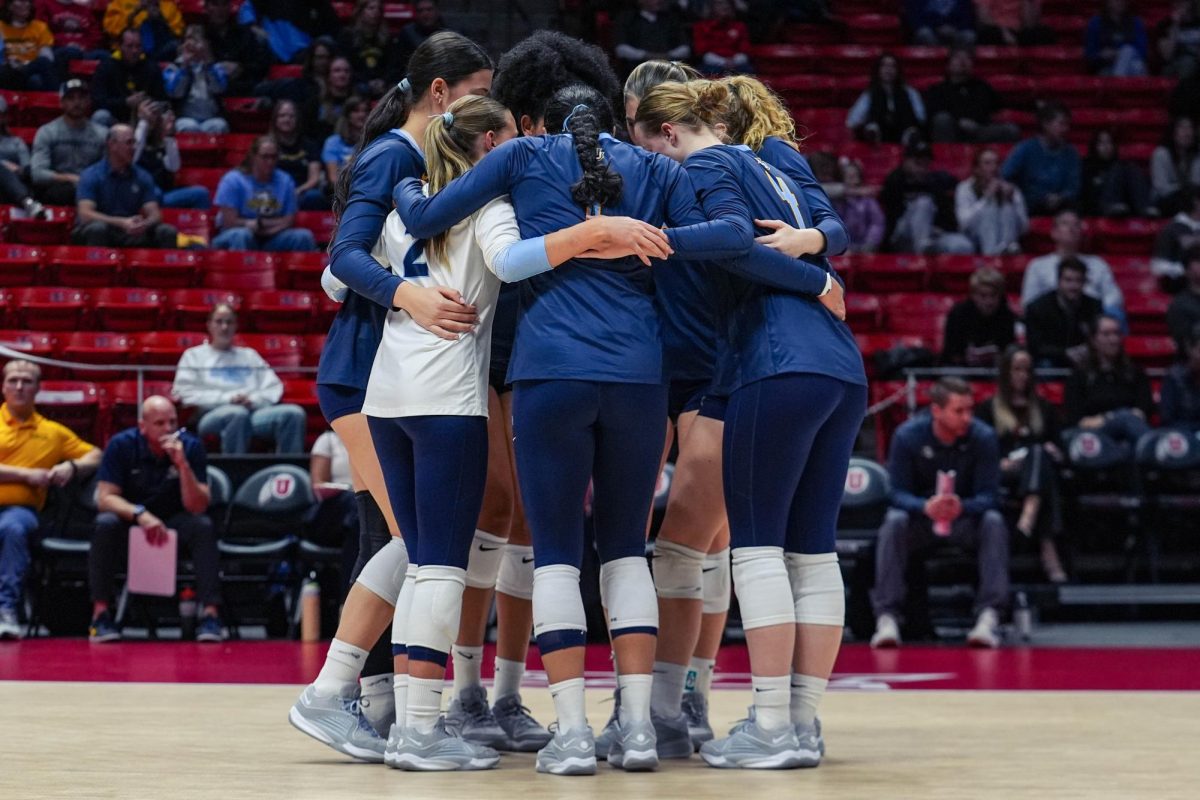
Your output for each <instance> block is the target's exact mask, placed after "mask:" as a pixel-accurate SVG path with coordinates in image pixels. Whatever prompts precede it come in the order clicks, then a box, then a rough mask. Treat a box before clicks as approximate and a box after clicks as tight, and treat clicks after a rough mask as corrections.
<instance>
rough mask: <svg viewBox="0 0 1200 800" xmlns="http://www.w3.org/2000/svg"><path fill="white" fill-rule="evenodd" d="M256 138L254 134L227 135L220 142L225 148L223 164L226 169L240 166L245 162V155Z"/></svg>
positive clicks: (256, 135)
mask: <svg viewBox="0 0 1200 800" xmlns="http://www.w3.org/2000/svg"><path fill="white" fill-rule="evenodd" d="M257 138H258V134H255V133H227V134H225V135H224V136H223V137H221V140H222V142H223V144H224V146H225V160H224V162H223V163H224V164H225V166H227V167H237V166H240V165H241V163H242V162H243V161H245V160H246V154H247V153H249V152H250V147H251V145H253V144H254V140H255V139H257Z"/></svg>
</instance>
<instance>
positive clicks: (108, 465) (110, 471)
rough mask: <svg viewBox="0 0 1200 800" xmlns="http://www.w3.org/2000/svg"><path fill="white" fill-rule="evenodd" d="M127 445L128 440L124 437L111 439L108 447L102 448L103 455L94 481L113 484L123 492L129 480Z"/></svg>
mask: <svg viewBox="0 0 1200 800" xmlns="http://www.w3.org/2000/svg"><path fill="white" fill-rule="evenodd" d="M128 443H129V440H128V439H127V438H126V437H124V436H114V437H113V440H112V441H111V442H109V444H108V447H106V448H104V455H103V456H101V458H100V470H99V471H98V472H97V473H96V480H101V481H104V482H105V483H114V484H116V485H117V486H120V487H121V489H122V490H124V488H125V483H126V481H127V480H128V479H129V455H130V453H129V447H128Z"/></svg>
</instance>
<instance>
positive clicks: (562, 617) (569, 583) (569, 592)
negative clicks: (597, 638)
mask: <svg viewBox="0 0 1200 800" xmlns="http://www.w3.org/2000/svg"><path fill="white" fill-rule="evenodd" d="M556 631H578V632H584V633H586V632H587V612H585V611H584V610H583V596H582V595H581V594H580V593H579V570H577V569H575V567H572V566H568V565H567V564H551V565H550V566H548V567H538V568H537V569H536V570H534V573H533V633H534V635H535V636H543V635H545V634H548V633H554V632H556Z"/></svg>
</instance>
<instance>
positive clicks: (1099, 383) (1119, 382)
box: [1064, 314, 1154, 454]
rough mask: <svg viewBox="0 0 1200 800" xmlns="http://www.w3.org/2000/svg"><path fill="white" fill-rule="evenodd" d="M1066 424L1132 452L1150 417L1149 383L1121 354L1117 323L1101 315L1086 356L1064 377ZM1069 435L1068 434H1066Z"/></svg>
mask: <svg viewBox="0 0 1200 800" xmlns="http://www.w3.org/2000/svg"><path fill="white" fill-rule="evenodd" d="M1064 403H1065V405H1066V416H1067V424H1068V425H1070V426H1072V427H1073V428H1081V429H1083V430H1094V431H1099V432H1100V433H1103V434H1105V435H1106V436H1108V437H1109V438H1111V439H1113V440H1114V441H1116V442H1118V443H1124V444H1125V445H1127V446H1128V447H1129V449H1130V453H1131V454H1132V452H1133V446H1134V445H1135V444H1137V440H1138V439H1139V438H1141V436H1142V434H1144V433H1145V432H1146V431H1148V430H1149V429H1150V426H1149V425H1148V424H1147V422H1146V421H1147V420H1148V419H1150V416H1151V415H1152V414H1153V413H1154V397H1153V395H1151V393H1150V381H1149V380H1148V379H1147V378H1146V373H1145V372H1143V371H1142V368H1141V367H1139V366H1137V365H1136V364H1134V363H1133V362H1132V361H1130V360H1129V356H1127V355H1126V354H1125V334H1124V333H1122V332H1121V321H1120V320H1119V319H1116V318H1115V317H1110V316H1108V315H1105V314H1102V315H1100V316H1099V317H1098V318H1097V319H1096V322H1095V324H1094V325H1093V326H1092V335H1091V340H1090V342H1089V347H1088V352H1087V356H1086V358H1085V359H1084V361H1083V363H1081V364H1080V365H1079V366H1077V367H1076V368H1075V370H1074V371H1072V373H1071V377H1070V378H1068V379H1067V388H1066V394H1065V397H1064ZM1069 433H1070V432H1068V435H1069Z"/></svg>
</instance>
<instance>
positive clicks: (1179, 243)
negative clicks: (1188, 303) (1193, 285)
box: [1150, 186, 1200, 291]
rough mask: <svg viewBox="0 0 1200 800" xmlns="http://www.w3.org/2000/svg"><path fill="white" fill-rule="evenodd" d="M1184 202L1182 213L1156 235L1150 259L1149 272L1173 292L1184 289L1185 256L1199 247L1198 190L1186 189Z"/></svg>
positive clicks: (1199, 211)
mask: <svg viewBox="0 0 1200 800" xmlns="http://www.w3.org/2000/svg"><path fill="white" fill-rule="evenodd" d="M1186 198H1187V199H1186V201H1185V203H1186V205H1185V206H1184V210H1183V211H1180V212H1179V213H1178V214H1176V215H1175V217H1174V218H1173V219H1172V220H1171V221H1170V223H1168V224H1167V226H1166V227H1165V228H1163V229H1162V230H1161V231H1159V232H1158V238H1157V239H1155V240H1154V254H1153V256H1152V257H1151V258H1150V271H1151V272H1153V273H1154V274H1155V275H1158V276H1159V277H1160V278H1162V279H1163V280H1164V282H1165V283H1166V284H1167V286H1168V288H1170V289H1171V290H1172V291H1178V290H1179V289H1180V288H1181V287H1182V285H1183V274H1184V254H1185V253H1187V252H1188V251H1189V250H1191V249H1192V248H1193V247H1195V246H1197V245H1200V186H1193V187H1192V188H1191V189H1189V190H1188V191H1187V194H1186Z"/></svg>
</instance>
